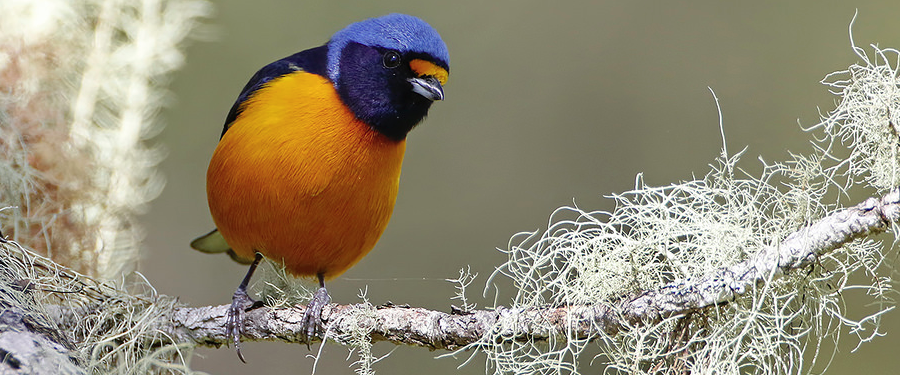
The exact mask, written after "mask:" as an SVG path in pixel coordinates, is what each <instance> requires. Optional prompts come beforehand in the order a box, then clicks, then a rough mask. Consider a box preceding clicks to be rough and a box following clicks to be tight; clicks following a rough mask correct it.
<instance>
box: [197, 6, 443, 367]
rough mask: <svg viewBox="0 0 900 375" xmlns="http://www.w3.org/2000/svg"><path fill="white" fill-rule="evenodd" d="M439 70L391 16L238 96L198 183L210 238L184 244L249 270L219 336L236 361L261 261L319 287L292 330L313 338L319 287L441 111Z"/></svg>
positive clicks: (287, 62)
mask: <svg viewBox="0 0 900 375" xmlns="http://www.w3.org/2000/svg"><path fill="white" fill-rule="evenodd" d="M449 62H450V57H449V55H448V53H447V46H446V44H444V41H443V40H441V37H440V35H438V33H437V31H435V30H434V29H433V28H432V27H431V26H429V25H428V24H427V23H425V22H424V21H422V20H421V19H419V18H416V17H413V16H408V15H403V14H390V15H386V16H382V17H378V18H372V19H368V20H365V21H362V22H357V23H354V24H351V25H350V26H347V27H346V28H344V29H343V30H341V31H338V32H337V33H336V34H334V36H332V37H331V40H329V41H328V43H326V44H325V45H322V46H319V47H316V48H312V49H308V50H305V51H303V52H300V53H297V54H294V55H291V56H288V57H285V58H283V59H281V60H278V61H275V62H273V63H271V64H269V65H266V66H265V67H263V68H262V69H260V70H259V71H258V72H256V74H255V75H253V77H252V78H250V82H248V83H247V85H246V86H244V89H243V91H241V93H240V95H239V96H238V98H237V100H236V101H235V103H234V105H233V106H232V107H231V111H229V112H228V116H227V117H226V119H225V129H224V130H223V131H222V136H221V139H220V140H219V144H218V146H217V147H216V150H215V153H214V154H213V156H212V160H211V161H210V163H209V170H208V171H207V175H206V179H207V186H206V192H207V197H208V200H209V210H210V213H211V214H212V217H213V221H214V222H215V224H216V229H215V230H213V231H212V232H210V233H208V234H206V235H205V236H202V237H200V238H197V239H196V240H194V241H193V242H191V247H193V248H195V249H197V250H200V251H203V252H210V253H217V252H227V253H228V254H229V255H230V256H231V257H232V258H233V259H234V260H236V261H238V262H242V263H250V268H249V270H248V271H247V275H246V276H245V277H244V279H243V281H242V282H241V284H240V285H239V286H238V288H237V290H235V292H234V296H233V298H232V304H231V308H230V309H229V311H228V318H227V322H226V326H225V329H226V335H227V336H228V337H229V339H230V340H232V341H233V342H234V344H235V349H236V351H237V354H238V357H239V358H240V359H241V361H243V360H244V357H243V355H242V354H241V350H240V337H241V331H242V329H243V315H244V313H245V312H246V311H247V309H249V308H250V307H251V306H253V305H254V304H255V303H256V301H253V300H252V299H251V298H250V297H249V296H248V295H247V284H248V282H249V280H250V278H251V277H252V275H253V271H254V270H255V269H256V266H257V264H258V263H259V262H260V260H261V259H262V257H263V255H264V256H266V257H268V258H270V259H273V260H275V261H278V262H283V264H284V267H285V268H286V269H287V271H288V272H290V273H291V274H293V275H296V276H306V277H316V278H317V279H318V282H319V289H318V290H317V291H316V293H315V294H314V296H313V299H312V301H310V302H309V305H308V306H307V309H306V312H305V315H304V319H303V320H304V324H305V327H306V332H305V334H306V335H307V339H309V337H311V336H313V335H317V334H319V333H321V329H322V320H321V312H322V308H323V307H324V306H325V305H326V304H328V303H329V302H330V301H331V298H330V297H329V295H328V292H327V290H326V289H325V281H326V280H329V279H332V278H334V277H336V276H338V275H340V274H342V273H343V272H344V271H346V270H347V269H348V268H350V267H351V266H353V265H354V264H356V262H358V261H359V260H360V259H361V258H362V257H363V256H365V255H366V253H368V252H369V251H370V250H371V249H372V247H374V246H375V243H376V242H377V241H378V238H379V237H380V236H381V233H382V232H383V231H384V229H385V227H386V226H387V224H388V220H389V219H390V217H391V212H392V211H393V208H394V201H395V200H396V196H397V189H398V186H399V182H400V166H401V164H402V162H403V154H404V150H405V148H406V135H407V133H408V132H409V131H410V130H411V129H412V128H413V127H415V126H416V125H417V124H418V123H419V122H421V121H422V119H423V118H425V115H426V114H427V113H428V109H429V108H430V107H431V103H432V102H434V101H435V100H443V98H444V92H443V85H444V84H445V83H446V82H447V78H448V75H449Z"/></svg>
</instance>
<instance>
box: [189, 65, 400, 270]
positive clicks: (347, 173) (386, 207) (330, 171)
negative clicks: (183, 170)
mask: <svg viewBox="0 0 900 375" xmlns="http://www.w3.org/2000/svg"><path fill="white" fill-rule="evenodd" d="M405 148H406V143H405V141H393V140H391V139H389V138H387V137H385V136H384V135H382V134H380V133H378V132H377V131H375V130H373V129H372V128H370V127H369V126H368V125H366V124H365V123H362V122H360V121H359V120H358V119H356V117H355V116H354V115H353V113H352V112H350V110H349V109H348V108H347V107H346V106H345V105H343V103H342V102H341V100H340V98H339V97H338V94H337V92H336V91H335V90H334V87H333V86H332V84H331V83H330V82H329V81H328V80H327V79H325V78H324V77H321V76H318V75H315V74H311V73H306V72H303V71H298V72H295V73H291V74H288V75H285V76H282V77H279V78H277V79H275V80H273V81H271V82H270V83H268V84H267V86H266V87H264V88H262V89H260V90H258V91H257V92H256V93H254V94H253V96H252V97H251V98H250V99H248V100H247V102H245V103H244V104H243V107H242V112H241V114H240V116H238V118H237V119H236V120H235V121H234V123H232V125H231V127H230V128H229V129H228V131H227V132H226V133H225V134H224V136H223V137H222V139H221V140H220V141H219V145H218V147H217V148H216V151H215V153H214V154H213V157H212V160H211V161H210V165H209V170H208V172H207V196H208V198H209V208H210V211H211V213H212V217H213V220H214V221H215V223H216V226H217V228H218V229H219V231H220V232H221V233H222V235H223V236H224V237H225V240H226V241H227V242H228V244H229V245H230V246H231V247H232V249H234V251H235V252H236V253H237V254H238V255H239V256H241V257H244V258H248V259H252V258H253V253H254V252H255V251H259V252H261V253H263V254H265V255H266V256H267V257H269V258H273V259H275V260H283V261H284V264H285V266H286V268H287V270H288V271H290V272H291V273H293V274H295V275H310V276H311V275H317V274H322V275H324V277H325V278H326V279H329V278H333V277H335V276H337V275H339V274H341V273H343V272H344V271H345V270H347V268H349V267H350V266H352V265H353V264H355V263H356V262H358V261H359V260H360V259H361V258H362V257H363V256H364V255H365V254H366V253H368V252H369V250H371V249H372V247H374V246H375V243H376V242H377V240H378V238H379V237H380V236H381V233H382V232H383V231H384V229H385V227H386V226H387V223H388V220H389V219H390V216H391V212H392V211H393V207H394V201H395V199H396V196H397V189H398V186H399V178H400V167H401V164H402V162H403V153H404V150H405Z"/></svg>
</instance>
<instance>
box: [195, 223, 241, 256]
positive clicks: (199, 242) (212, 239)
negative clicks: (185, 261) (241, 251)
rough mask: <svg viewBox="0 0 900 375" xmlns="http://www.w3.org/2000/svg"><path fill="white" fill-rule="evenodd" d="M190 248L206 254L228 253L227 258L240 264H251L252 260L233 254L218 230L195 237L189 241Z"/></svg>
mask: <svg viewBox="0 0 900 375" xmlns="http://www.w3.org/2000/svg"><path fill="white" fill-rule="evenodd" d="M191 247H192V248H193V249H194V250H197V251H201V252H204V253H208V254H215V253H228V256H230V257H231V259H233V260H234V261H235V262H238V263H241V264H250V263H253V259H246V258H242V257H240V256H238V255H237V254H235V252H234V250H233V249H232V248H231V246H229V245H228V242H225V237H222V233H219V230H218V229H213V230H212V231H211V232H209V233H207V234H204V235H202V236H200V237H197V238H196V239H194V240H193V241H191Z"/></svg>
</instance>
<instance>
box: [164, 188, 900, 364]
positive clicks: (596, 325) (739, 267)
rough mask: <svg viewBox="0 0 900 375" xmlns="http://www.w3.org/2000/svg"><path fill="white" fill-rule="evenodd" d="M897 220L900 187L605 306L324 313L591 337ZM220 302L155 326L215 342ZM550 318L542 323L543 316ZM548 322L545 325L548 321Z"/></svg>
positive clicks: (285, 333)
mask: <svg viewBox="0 0 900 375" xmlns="http://www.w3.org/2000/svg"><path fill="white" fill-rule="evenodd" d="M898 220H900V191H898V190H897V189H894V190H892V191H891V192H889V193H888V194H886V195H884V196H883V197H881V198H869V199H867V200H866V201H864V202H862V203H860V204H858V205H856V206H853V207H850V208H847V209H843V210H840V211H837V212H835V213H833V214H831V215H828V216H826V217H824V218H822V219H821V220H819V221H817V222H815V223H812V224H810V225H807V226H805V227H802V228H800V229H799V230H797V231H796V232H794V233H792V234H790V235H789V236H787V237H786V238H785V239H784V240H783V241H781V243H780V244H778V245H777V246H770V247H767V248H765V249H763V250H762V251H760V252H759V253H758V254H757V255H756V256H755V257H753V258H750V259H747V260H745V261H743V262H741V263H738V264H735V265H733V266H731V267H727V268H722V269H719V270H718V271H716V272H714V273H712V274H710V275H707V276H705V277H703V278H697V279H687V280H681V281H677V282H673V283H670V284H667V285H665V286H663V287H661V288H659V289H657V290H652V291H646V292H643V293H640V294H638V295H635V296H632V297H630V298H623V299H622V300H621V301H620V302H618V303H617V304H615V305H613V306H602V305H579V306H564V307H518V308H506V307H498V308H496V309H494V310H478V311H473V312H452V313H445V312H440V311H433V310H427V309H423V308H411V307H400V306H381V307H377V308H376V307H373V306H371V305H369V304H355V305H329V306H328V307H326V309H325V310H324V311H323V320H324V321H325V323H326V325H327V326H328V336H329V338H335V339H336V340H338V341H341V340H343V339H345V338H347V337H349V336H351V335H352V334H353V332H360V330H362V331H363V332H369V334H370V336H371V338H372V340H373V341H390V342H393V343H396V344H404V345H412V346H422V347H427V348H429V349H432V350H435V349H446V350H453V349H459V348H462V347H464V346H466V345H469V344H473V343H476V342H478V341H479V340H480V339H481V338H482V337H484V335H485V333H486V332H489V331H494V330H497V331H499V333H500V334H501V337H507V338H509V339H514V340H520V339H532V340H537V341H541V340H547V339H549V338H550V337H551V336H556V338H565V337H566V335H565V332H567V331H569V330H571V332H572V334H573V335H572V336H573V337H579V338H591V337H596V336H597V334H598V333H599V332H598V331H597V330H603V331H605V332H606V333H607V334H610V335H614V334H616V333H618V332H619V331H621V330H623V329H627V327H630V326H642V325H646V324H654V323H657V322H660V321H661V320H663V319H665V318H668V317H672V316H677V315H681V314H686V313H690V312H694V311H698V310H700V309H703V308H706V307H709V306H712V305H716V304H720V303H724V302H728V301H731V300H733V299H735V298H738V297H739V296H741V295H744V294H746V293H747V292H748V291H750V290H752V289H753V288H755V287H756V286H760V285H762V284H764V283H766V282H771V281H773V280H775V279H778V278H779V277H781V276H783V275H784V274H785V273H786V272H789V271H791V270H794V269H798V268H803V267H806V266H809V265H810V264H812V263H813V262H815V261H816V258H817V257H819V256H821V255H823V254H826V253H828V252H830V251H832V250H835V249H837V248H839V247H841V246H842V245H844V244H847V243H849V242H851V241H853V240H855V239H857V238H861V237H865V236H869V235H873V234H877V233H881V232H884V231H885V230H887V228H888V227H889V226H890V225H891V224H892V223H895V222H897V221H898ZM226 309H227V305H221V306H213V307H196V308H191V307H185V308H177V309H176V310H175V311H174V312H173V315H172V319H171V323H170V325H168V326H166V327H160V329H161V330H163V331H164V332H166V333H168V334H169V335H171V336H172V337H173V338H174V339H175V341H176V342H194V343H197V344H198V345H204V346H215V347H218V346H221V345H223V344H225V343H226V337H225V335H224V330H223V327H224V324H225V312H226ZM304 310H305V307H303V306H298V307H291V308H270V307H261V308H258V309H255V310H253V311H250V312H249V313H248V314H247V315H246V317H245V320H244V325H245V329H244V339H245V340H248V341H257V340H267V341H283V342H288V343H298V344H302V343H305V341H303V340H302V338H301V337H302V335H301V331H302V329H303V328H302V327H301V325H300V321H301V317H302V316H303V312H304ZM548 323H549V324H548ZM547 327H553V328H552V329H548V328H547Z"/></svg>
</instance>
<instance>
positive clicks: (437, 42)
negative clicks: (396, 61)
mask: <svg viewBox="0 0 900 375" xmlns="http://www.w3.org/2000/svg"><path fill="white" fill-rule="evenodd" d="M350 42H356V43H359V44H363V45H367V46H371V47H382V48H388V49H393V50H397V51H399V52H401V53H403V52H418V53H425V54H428V55H430V56H431V57H433V58H435V59H437V60H438V61H439V62H442V63H444V65H446V66H449V65H450V54H449V53H448V52H447V45H446V44H444V41H443V40H442V39H441V36H440V35H438V33H437V31H436V30H435V29H434V28H432V27H431V25H429V24H428V23H426V22H425V21H422V20H421V19H419V18H418V17H413V16H408V15H405V14H399V13H394V14H388V15H386V16H381V17H377V18H370V19H367V20H365V21H360V22H357V23H354V24H351V25H350V26H347V27H345V28H344V29H343V30H341V31H338V32H337V33H335V34H334V36H332V37H331V40H330V41H329V42H328V67H327V70H328V78H330V79H331V81H332V82H337V81H338V80H337V79H338V75H340V69H339V62H340V57H341V51H343V49H344V47H345V46H346V45H347V43H350Z"/></svg>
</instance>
